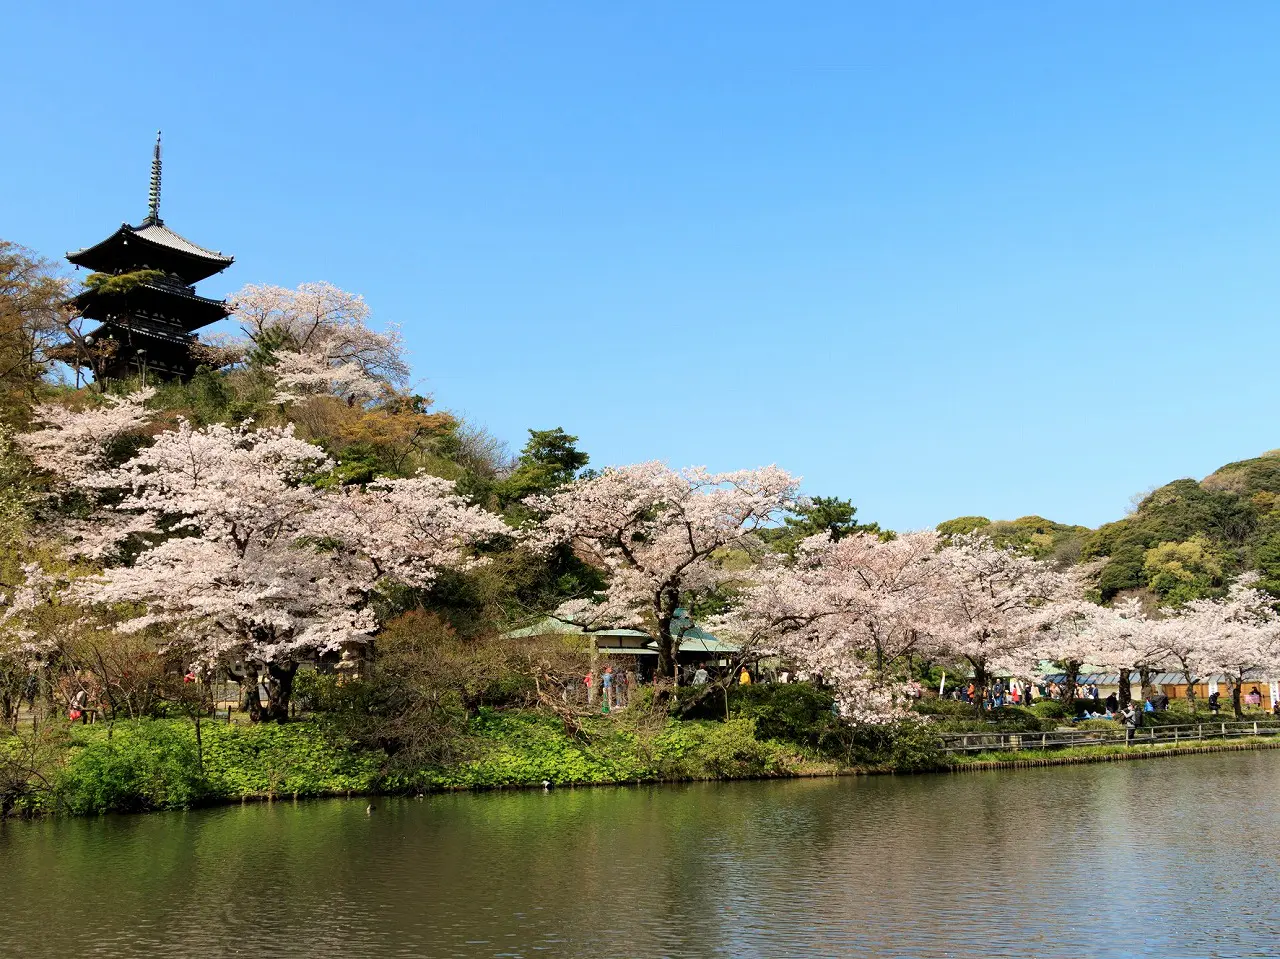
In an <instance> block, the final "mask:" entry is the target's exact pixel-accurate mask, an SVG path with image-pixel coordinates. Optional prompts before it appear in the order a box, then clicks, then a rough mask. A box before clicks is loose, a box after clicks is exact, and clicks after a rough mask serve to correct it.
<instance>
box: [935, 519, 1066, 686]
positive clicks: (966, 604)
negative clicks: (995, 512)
mask: <svg viewBox="0 0 1280 959" xmlns="http://www.w3.org/2000/svg"><path fill="white" fill-rule="evenodd" d="M937 562H938V567H939V571H940V576H939V580H938V582H939V589H938V593H937V596H936V600H935V601H936V604H937V607H936V615H935V618H934V624H935V625H934V631H935V638H936V640H937V642H938V643H939V645H940V646H941V648H943V649H944V650H946V651H947V652H948V653H949V654H950V655H952V656H954V657H956V658H958V659H963V660H965V661H967V662H968V663H969V665H970V666H971V667H972V668H973V675H974V682H975V683H976V684H977V685H978V687H979V688H984V687H985V686H986V683H987V680H988V678H989V677H990V675H991V671H992V669H993V668H1008V669H1011V670H1017V669H1018V666H1019V664H1020V663H1024V662H1025V656H1026V650H1027V648H1028V647H1029V646H1031V644H1032V643H1033V641H1034V639H1035V631H1036V629H1037V625H1038V624H1037V621H1036V616H1037V614H1038V613H1039V611H1040V610H1041V609H1042V608H1043V607H1044V606H1045V605H1046V604H1048V603H1052V602H1055V601H1060V600H1062V599H1063V598H1064V597H1069V596H1070V595H1071V593H1072V587H1071V582H1070V580H1069V579H1068V578H1067V577H1066V576H1065V575H1064V574H1063V573H1060V572H1058V571H1057V570H1055V569H1053V568H1052V567H1051V566H1049V565H1048V564H1046V563H1042V562H1039V561H1038V560H1035V559H1032V558H1031V557H1030V556H1027V555H1026V554H1024V553H1021V552H1018V551H1016V550H1012V549H999V548H997V547H996V546H995V545H994V544H993V543H992V542H991V540H990V539H988V538H986V537H984V536H982V535H980V534H976V533H970V534H965V535H958V536H953V537H952V539H951V542H950V544H949V545H947V546H946V547H944V548H943V549H942V550H941V551H940V552H939V553H938V560H937Z"/></svg>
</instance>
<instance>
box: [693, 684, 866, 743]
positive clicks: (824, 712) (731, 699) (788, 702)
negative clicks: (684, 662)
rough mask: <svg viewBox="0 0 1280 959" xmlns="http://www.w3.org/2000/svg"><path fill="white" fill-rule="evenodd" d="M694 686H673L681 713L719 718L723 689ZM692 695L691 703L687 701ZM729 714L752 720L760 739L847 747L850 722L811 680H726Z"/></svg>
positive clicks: (826, 694)
mask: <svg viewBox="0 0 1280 959" xmlns="http://www.w3.org/2000/svg"><path fill="white" fill-rule="evenodd" d="M704 691H705V690H704V689H700V688H699V687H697V686H691V687H681V688H680V689H678V690H677V691H676V703H677V704H678V705H680V706H681V709H682V715H683V717H684V718H686V719H706V720H723V719H724V718H725V693H724V691H723V690H715V691H712V692H711V693H709V694H707V695H705V696H702V697H701V698H698V697H699V695H700V693H702V692H704ZM693 700H696V704H695V705H687V704H689V703H690V702H691V701H693ZM728 712H729V718H730V719H749V720H751V721H752V722H753V723H754V724H755V736H756V738H757V739H761V740H768V739H772V740H777V741H779V742H785V743H795V744H796V745H799V746H806V747H809V748H811V749H817V750H821V751H824V752H827V753H830V754H837V753H843V752H845V751H847V748H848V735H849V726H848V724H847V723H846V722H845V721H844V720H843V719H842V718H841V717H840V716H839V714H838V713H837V711H836V708H835V697H834V696H832V694H831V692H830V691H829V690H826V689H822V688H819V687H817V686H814V685H813V684H812V683H758V684H753V685H750V686H730V687H729V689H728Z"/></svg>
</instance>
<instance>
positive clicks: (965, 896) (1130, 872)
mask: <svg viewBox="0 0 1280 959" xmlns="http://www.w3.org/2000/svg"><path fill="white" fill-rule="evenodd" d="M1278 795H1280V753H1277V752H1271V751H1264V752H1239V753H1227V754H1219V755H1211V756H1200V757H1186V758H1178V759H1160V760H1144V761H1137V762H1130V763H1113V764H1105V765H1095V766H1073V767H1060V768H1048V769H1037V770H1024V771H1010V772H997V773H977V774H965V775H954V776H945V775H944V776H921V777H898V778H890V777H878V778H843V779H821V780H792V781H781V782H777V781H775V782H744V783H727V784H719V783H717V784H698V785H688V786H663V787H653V788H648V787H643V788H610V789H578V790H569V789H557V790H552V791H550V792H542V791H537V792H519V793H488V794H451V795H443V796H429V797H426V798H425V799H420V800H415V799H377V800H375V801H374V802H375V805H376V808H375V809H374V811H373V812H372V814H366V811H365V807H366V805H367V803H368V800H363V799H362V800H356V799H352V800H350V801H338V800H333V801H323V802H304V803H297V804H294V803H289V802H285V803H276V804H273V805H247V806H237V807H229V808H222V809H212V810H202V811H197V812H191V813H175V814H161V815H152V816H115V817H107V818H103V819H97V820H63V821H46V822H35V823H26V822H9V823H6V824H3V825H0V882H2V883H3V898H0V909H2V910H3V913H2V914H0V955H4V956H10V955H11V956H15V957H16V956H22V957H26V959H41V957H57V959H65V957H69V956H75V957H83V956H111V957H132V956H147V957H181V959H186V957H193V959H194V957H202V959H203V957H222V956H246V957H248V956H272V957H281V956H284V957H294V956H296V957H365V956H368V957H393V956H415V957H447V956H467V957H472V956H583V957H587V956H590V957H601V956H646V957H648V956H673V957H687V956H735V957H738V956H745V957H785V956H877V957H878V956H980V957H989V956H1018V957H1034V956H1073V957H1074V956H1081V955H1087V956H1090V957H1096V956H1108V957H1109V956H1117V957H1119V956H1136V955H1140V956H1148V955H1149V956H1161V957H1170V956H1191V955H1194V956H1218V955H1221V956H1254V955H1256V956H1263V955H1275V954H1277V952H1280V910H1278V909H1277V906H1278V905H1280V903H1278V902H1277V897H1278V894H1280V819H1278V818H1277V815H1276V813H1277V799H1276V797H1277V796H1278Z"/></svg>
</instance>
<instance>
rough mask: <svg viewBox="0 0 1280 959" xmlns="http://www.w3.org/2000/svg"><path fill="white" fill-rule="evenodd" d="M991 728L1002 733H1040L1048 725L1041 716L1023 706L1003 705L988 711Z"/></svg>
mask: <svg viewBox="0 0 1280 959" xmlns="http://www.w3.org/2000/svg"><path fill="white" fill-rule="evenodd" d="M986 715H987V718H988V719H989V720H990V721H991V728H992V729H993V730H994V731H996V732H1002V733H1038V732H1040V731H1041V730H1042V729H1046V728H1052V727H1051V726H1049V727H1046V726H1045V724H1044V723H1043V722H1041V720H1040V716H1039V715H1038V714H1037V713H1035V712H1033V711H1032V710H1030V709H1025V708H1023V707H1022V706H1001V707H1000V708H999V709H992V710H990V711H989V712H987V714H986Z"/></svg>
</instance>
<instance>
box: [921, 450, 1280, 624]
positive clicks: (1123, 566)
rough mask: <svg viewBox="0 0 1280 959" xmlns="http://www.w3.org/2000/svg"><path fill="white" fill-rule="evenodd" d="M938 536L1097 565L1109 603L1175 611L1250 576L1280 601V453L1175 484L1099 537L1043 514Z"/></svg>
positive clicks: (949, 529)
mask: <svg viewBox="0 0 1280 959" xmlns="http://www.w3.org/2000/svg"><path fill="white" fill-rule="evenodd" d="M938 530H939V531H940V532H943V533H961V532H970V531H975V530H976V531H981V532H984V533H987V534H988V535H990V536H991V537H992V538H993V539H995V540H996V541H997V542H998V543H1002V544H1017V545H1020V546H1022V547H1024V548H1026V549H1028V550H1029V551H1030V552H1031V553H1032V554H1033V555H1035V556H1038V557H1041V558H1052V559H1056V560H1058V561H1059V562H1067V563H1071V562H1085V561H1097V562H1099V563H1100V564H1101V569H1100V572H1099V575H1098V580H1097V585H1098V590H1099V593H1100V594H1101V599H1102V600H1103V601H1104V602H1106V601H1109V600H1111V599H1114V598H1115V596H1116V595H1117V594H1119V593H1122V592H1125V591H1128V590H1148V591H1149V592H1150V593H1151V594H1153V597H1154V598H1156V599H1157V600H1158V601H1159V602H1160V603H1162V604H1166V605H1172V604H1177V603H1181V602H1185V601H1186V600H1189V599H1195V598H1197V597H1200V596H1211V595H1216V594H1218V593H1220V592H1221V591H1222V590H1223V589H1224V588H1225V586H1226V584H1227V583H1229V582H1230V581H1231V579H1233V578H1234V577H1235V576H1237V575H1238V574H1239V573H1241V572H1244V571H1245V570H1250V569H1253V570H1257V571H1258V572H1259V573H1260V574H1261V576H1262V582H1261V585H1262V586H1263V587H1264V588H1265V589H1267V590H1269V591H1270V592H1272V593H1275V594H1276V595H1280V450H1273V451H1271V452H1269V453H1264V454H1263V455H1262V456H1259V457H1257V458H1255V459H1249V460H1241V461H1239V462H1237V463H1228V464H1227V465H1226V466H1223V467H1221V468H1220V469H1218V470H1217V471H1216V472H1214V473H1212V474H1210V475H1209V476H1206V477H1205V478H1204V479H1203V480H1200V481H1199V482H1197V481H1196V480H1193V479H1180V480H1174V481H1173V482H1172V483H1169V484H1167V485H1165V486H1161V487H1160V488H1159V489H1156V490H1153V491H1152V492H1151V493H1148V494H1147V495H1146V496H1145V497H1143V499H1142V501H1141V502H1140V503H1139V505H1138V507H1137V509H1135V510H1134V511H1133V512H1132V513H1130V514H1129V515H1128V516H1126V517H1124V518H1123V519H1119V520H1116V521H1115V522H1113V523H1107V524H1105V525H1103V526H1100V527H1099V528H1098V529H1096V530H1090V529H1087V528H1086V527H1083V526H1064V525H1063V524H1061V523H1054V522H1051V521H1050V520H1046V519H1044V518H1043V517H1040V516H1024V517H1023V518H1022V519H1017V520H1011V521H995V522H992V521H991V520H988V519H987V518H986V517H983V516H962V517H959V518H957V519H953V520H948V521H947V522H945V523H939V524H938Z"/></svg>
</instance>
